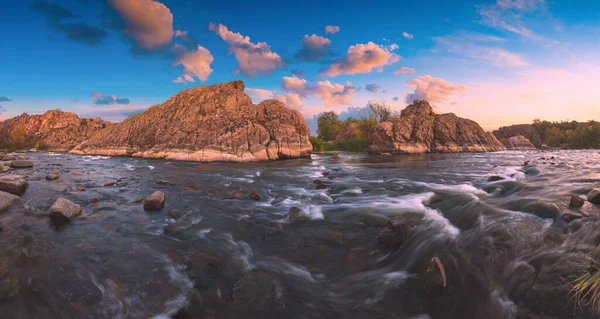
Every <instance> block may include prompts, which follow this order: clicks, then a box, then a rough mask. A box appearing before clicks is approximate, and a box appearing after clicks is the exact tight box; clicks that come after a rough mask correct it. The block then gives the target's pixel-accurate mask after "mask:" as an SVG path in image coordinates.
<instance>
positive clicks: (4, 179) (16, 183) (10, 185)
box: [0, 175, 27, 195]
mask: <svg viewBox="0 0 600 319" xmlns="http://www.w3.org/2000/svg"><path fill="white" fill-rule="evenodd" d="M26 189H27V181H26V180H25V178H24V177H23V176H20V175H0V191H3V192H7V193H11V194H14V195H21V194H23V193H24V192H25V190H26Z"/></svg>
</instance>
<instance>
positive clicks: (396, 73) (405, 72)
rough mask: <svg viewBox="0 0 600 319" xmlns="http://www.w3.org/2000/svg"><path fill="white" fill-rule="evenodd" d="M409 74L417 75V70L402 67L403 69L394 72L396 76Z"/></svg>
mask: <svg viewBox="0 0 600 319" xmlns="http://www.w3.org/2000/svg"><path fill="white" fill-rule="evenodd" d="M407 73H415V69H413V68H406V67H401V68H397V69H395V70H394V75H398V74H407Z"/></svg>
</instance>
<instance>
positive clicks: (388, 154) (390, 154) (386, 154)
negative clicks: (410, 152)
mask: <svg viewBox="0 0 600 319" xmlns="http://www.w3.org/2000/svg"><path fill="white" fill-rule="evenodd" d="M379 156H384V157H387V156H392V153H381V154H379Z"/></svg>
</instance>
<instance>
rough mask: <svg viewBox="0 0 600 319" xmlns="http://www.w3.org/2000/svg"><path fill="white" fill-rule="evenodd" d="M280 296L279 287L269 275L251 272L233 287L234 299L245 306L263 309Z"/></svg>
mask: <svg viewBox="0 0 600 319" xmlns="http://www.w3.org/2000/svg"><path fill="white" fill-rule="evenodd" d="M278 295H279V292H278V289H277V285H275V283H274V281H273V279H272V278H271V277H270V276H269V275H267V274H264V273H259V272H250V273H247V274H245V275H243V276H242V277H241V278H240V279H239V280H238V281H237V282H236V283H235V284H234V285H233V293H232V299H233V302H235V303H238V304H241V305H244V306H250V307H263V306H268V305H269V304H270V303H272V302H273V301H275V299H277V296H278Z"/></svg>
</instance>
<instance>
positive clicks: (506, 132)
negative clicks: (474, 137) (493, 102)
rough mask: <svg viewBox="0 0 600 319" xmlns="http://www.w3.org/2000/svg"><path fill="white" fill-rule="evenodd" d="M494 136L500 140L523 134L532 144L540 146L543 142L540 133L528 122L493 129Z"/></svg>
mask: <svg viewBox="0 0 600 319" xmlns="http://www.w3.org/2000/svg"><path fill="white" fill-rule="evenodd" d="M494 136H496V138H498V140H500V141H502V142H504V140H506V139H508V138H511V137H515V136H523V137H525V138H526V139H528V140H529V141H530V142H531V143H532V144H534V145H537V146H540V145H542V143H543V141H542V137H541V136H540V134H539V133H538V132H537V131H536V130H535V128H534V127H533V126H532V125H530V124H518V125H511V126H504V127H501V128H499V129H497V130H495V131H494Z"/></svg>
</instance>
